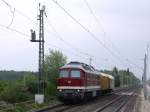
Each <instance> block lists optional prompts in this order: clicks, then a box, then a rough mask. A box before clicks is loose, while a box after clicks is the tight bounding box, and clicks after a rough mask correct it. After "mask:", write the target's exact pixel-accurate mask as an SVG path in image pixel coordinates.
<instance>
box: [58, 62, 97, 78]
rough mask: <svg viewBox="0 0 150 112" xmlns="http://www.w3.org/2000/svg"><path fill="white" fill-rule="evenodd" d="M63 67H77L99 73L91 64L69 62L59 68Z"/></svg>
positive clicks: (88, 71)
mask: <svg viewBox="0 0 150 112" xmlns="http://www.w3.org/2000/svg"><path fill="white" fill-rule="evenodd" d="M63 68H79V69H82V70H83V71H85V72H87V73H92V74H97V75H100V73H99V72H98V71H96V70H95V69H94V67H93V66H91V65H87V64H85V63H81V62H70V63H68V64H66V65H64V66H62V67H61V68H60V69H63Z"/></svg>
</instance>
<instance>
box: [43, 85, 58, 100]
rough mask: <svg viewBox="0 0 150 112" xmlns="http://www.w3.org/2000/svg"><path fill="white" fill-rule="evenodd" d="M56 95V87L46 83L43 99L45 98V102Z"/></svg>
mask: <svg viewBox="0 0 150 112" xmlns="http://www.w3.org/2000/svg"><path fill="white" fill-rule="evenodd" d="M56 94H57V90H56V86H55V85H54V84H52V83H50V82H49V83H48V84H47V87H46V89H45V97H46V99H45V100H46V101H49V100H52V99H54V97H55V96H56Z"/></svg>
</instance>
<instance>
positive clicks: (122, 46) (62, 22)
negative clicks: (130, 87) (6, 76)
mask: <svg viewBox="0 0 150 112" xmlns="http://www.w3.org/2000/svg"><path fill="white" fill-rule="evenodd" d="M86 1H87V2H86ZM6 2H8V3H9V4H10V5H11V6H12V7H8V6H7V5H6V4H5V3H4V2H2V0H0V17H1V19H0V20H1V21H0V24H1V25H5V26H7V27H9V28H13V29H16V30H17V31H20V32H22V33H24V34H25V35H22V34H19V33H16V32H14V31H11V30H9V29H6V28H4V27H1V26H0V39H1V41H0V69H2V70H3V69H8V70H19V71H20V70H31V71H37V70H38V44H37V43H31V42H30V29H34V30H36V32H37V37H38V26H37V14H38V3H39V2H41V4H43V5H45V6H46V15H47V18H46V17H45V41H46V44H45V50H46V54H47V53H48V50H49V49H56V50H60V51H61V52H63V53H64V55H66V56H67V58H68V62H69V61H81V62H85V63H87V64H88V63H89V58H90V56H91V57H92V65H93V66H94V67H95V68H97V69H109V70H111V69H112V68H113V67H114V66H117V67H118V68H119V69H127V68H130V70H131V71H132V72H134V73H135V75H136V76H138V77H141V76H142V70H141V69H140V68H139V67H142V68H143V58H144V53H145V52H146V44H147V43H148V42H150V1H149V0H57V3H59V4H60V5H61V6H62V7H63V8H64V9H65V10H67V11H68V12H69V13H70V14H71V15H72V16H73V17H74V18H75V19H76V20H77V21H78V22H80V23H81V24H82V25H83V26H84V27H85V28H87V29H88V30H89V31H90V32H92V34H94V36H95V37H96V38H97V39H98V40H99V42H98V41H97V40H95V39H94V38H93V37H92V36H91V35H90V34H89V33H87V32H86V31H85V30H84V29H83V28H82V27H81V26H80V25H79V24H77V23H76V22H75V21H73V20H72V19H71V18H70V17H69V16H68V15H67V14H66V13H65V12H64V11H63V10H62V9H60V7H58V5H57V4H55V3H54V2H53V1H52V0H6ZM87 3H88V5H87ZM14 8H15V11H14ZM89 8H90V9H89ZM91 10H92V12H91ZM13 12H14V18H13ZM19 12H21V14H22V15H21V14H20V13H19ZM23 14H24V15H23ZM92 14H93V15H92ZM94 16H95V17H96V18H95V17H94ZM27 17H28V18H27ZM12 18H13V22H12V24H11V21H12ZM29 18H30V19H31V20H30V19H29ZM54 29H55V31H57V33H56V32H55V31H54ZM104 32H105V33H104ZM60 37H61V38H62V39H63V40H64V41H65V42H64V41H62V40H60ZM101 42H102V44H103V45H104V46H105V47H106V48H104V47H103V45H101ZM60 48H61V49H60ZM108 49H109V50H108ZM87 54H88V55H87ZM89 55H90V56H89ZM127 60H129V61H127ZM135 64H136V65H137V66H138V67H137V66H135Z"/></svg>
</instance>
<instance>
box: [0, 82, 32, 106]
mask: <svg viewBox="0 0 150 112" xmlns="http://www.w3.org/2000/svg"><path fill="white" fill-rule="evenodd" d="M0 97H1V100H3V101H7V102H10V103H16V102H23V101H26V100H29V99H30V98H31V95H29V93H26V92H24V91H23V90H22V87H21V86H20V85H16V84H13V83H11V84H9V85H8V86H6V87H5V89H4V90H3V91H2V92H1V96H0Z"/></svg>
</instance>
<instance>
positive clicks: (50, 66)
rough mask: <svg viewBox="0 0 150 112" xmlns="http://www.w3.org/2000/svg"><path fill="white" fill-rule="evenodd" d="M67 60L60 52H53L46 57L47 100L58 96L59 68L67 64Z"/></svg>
mask: <svg viewBox="0 0 150 112" xmlns="http://www.w3.org/2000/svg"><path fill="white" fill-rule="evenodd" d="M66 62H67V58H66V56H64V55H63V54H62V53H61V52H60V51H57V50H56V51H53V50H51V51H50V52H49V54H47V55H46V56H45V73H46V78H47V87H46V90H45V91H46V98H47V99H51V97H52V96H56V86H57V78H58V76H59V68H60V67H61V66H63V65H64V64H66Z"/></svg>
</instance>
